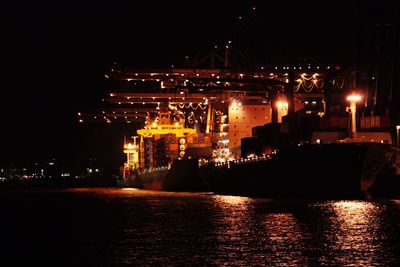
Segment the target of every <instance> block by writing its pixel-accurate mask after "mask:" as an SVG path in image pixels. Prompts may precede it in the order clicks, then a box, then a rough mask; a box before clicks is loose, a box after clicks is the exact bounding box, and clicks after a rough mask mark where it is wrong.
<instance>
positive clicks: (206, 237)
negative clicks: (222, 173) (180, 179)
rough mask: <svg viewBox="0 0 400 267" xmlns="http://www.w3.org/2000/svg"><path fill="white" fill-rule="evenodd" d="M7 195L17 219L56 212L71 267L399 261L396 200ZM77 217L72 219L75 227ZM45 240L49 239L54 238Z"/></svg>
mask: <svg viewBox="0 0 400 267" xmlns="http://www.w3.org/2000/svg"><path fill="white" fill-rule="evenodd" d="M0 196H1V195H0ZM1 197H2V198H5V197H6V198H9V199H7V200H12V201H14V203H20V204H18V205H17V204H16V205H17V206H16V207H13V209H12V210H14V209H15V208H16V209H19V210H20V211H21V213H19V214H20V215H19V217H16V218H15V220H18V221H24V220H25V221H26V220H27V219H28V218H25V217H24V216H28V215H25V214H26V213H27V212H28V208H29V210H32V208H34V209H36V210H35V214H50V213H51V218H52V220H53V221H54V218H56V219H57V221H56V222H53V223H56V224H57V229H61V230H63V231H59V232H58V233H59V236H58V237H57V240H56V241H54V240H53V239H51V240H52V242H53V243H51V247H53V246H54V247H57V246H59V247H60V246H61V247H62V246H67V245H68V247H69V246H71V247H75V248H76V252H75V254H73V255H71V254H68V255H64V254H62V255H61V256H63V258H64V259H65V258H68V256H71V257H73V258H74V261H73V263H74V264H79V263H82V262H93V261H94V262H95V263H96V264H95V265H118V266H119V265H127V266H154V265H168V266H171V265H172V266H175V265H183V266H187V265H190V266H191V265H201V266H204V265H207V266H219V265H226V266H232V265H233V266H255V265H261V266H271V265H278V266H321V265H328V266H332V265H341V266H343V265H352V266H393V265H399V264H400V255H399V253H398V252H399V251H400V202H399V201H389V200H381V201H360V200H351V201H350V200H349V201H347V200H346V201H306V200H268V199H253V198H245V197H233V196H216V195H212V194H201V193H200V194H188V193H166V192H154V191H142V190H126V189H125V190H123V189H79V190H78V189H73V190H64V191H59V192H53V193H52V194H49V193H48V192H42V193H40V192H37V193H35V194H30V195H29V196H27V195H23V197H21V199H19V200H18V201H20V202H18V201H16V200H15V199H12V198H13V197H14V198H17V197H16V196H15V195H9V196H4V195H3V196H1ZM10 198H11V199H10ZM44 199H45V200H44ZM26 201H29V202H27V203H29V205H28V204H26V203H25V202H26ZM2 203H5V202H2ZM48 203H51V204H52V205H53V206H52V205H50V204H48ZM54 205H57V207H58V208H57V209H54V208H53V207H54ZM24 209H27V210H26V211H24ZM9 212H10V213H11V209H10V211H9ZM24 212H25V213H24ZM6 213H7V210H6ZM28 214H30V215H32V212H31V213H29V212H28ZM6 215H7V214H6ZM70 218H75V219H74V220H73V222H74V223H72V225H71V219H70ZM35 219H36V220H37V227H39V229H38V230H39V231H40V230H45V227H48V226H46V222H47V221H49V218H45V217H44V218H41V217H40V216H37V217H36V218H35ZM11 223H13V222H12V221H11V222H10V224H11ZM47 225H49V224H48V223H47ZM52 225H53V224H52ZM41 227H42V228H43V229H41ZM65 229H69V232H68V234H64V233H65V232H66V231H65ZM42 232H43V231H42ZM0 233H1V232H0ZM22 236H24V235H21V238H22V239H23V237H22ZM40 237H41V240H44V241H42V242H46V240H47V239H46V238H50V237H46V236H44V237H43V236H40ZM12 238H13V239H15V236H14V237H12ZM31 238H32V239H34V238H36V236H33V237H32V236H30V239H29V240H31ZM19 241H21V242H24V241H26V240H19ZM54 242H55V243H54ZM43 244H44V245H43V246H46V245H47V244H45V243H43ZM65 244H67V245H65ZM46 248H47V247H46ZM88 248H89V249H88ZM40 251H41V250H40ZM47 251H48V250H47ZM83 251H84V252H83ZM99 251H102V253H99ZM38 253H40V252H38ZM57 253H62V252H59V251H58V250H57ZM46 255H47V254H46Z"/></svg>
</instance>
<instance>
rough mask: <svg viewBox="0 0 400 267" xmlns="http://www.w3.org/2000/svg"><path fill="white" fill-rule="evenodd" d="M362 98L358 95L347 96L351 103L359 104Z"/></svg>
mask: <svg viewBox="0 0 400 267" xmlns="http://www.w3.org/2000/svg"><path fill="white" fill-rule="evenodd" d="M361 98H362V97H361V96H360V95H357V94H351V95H349V96H347V100H348V101H350V102H358V101H360V100H361Z"/></svg>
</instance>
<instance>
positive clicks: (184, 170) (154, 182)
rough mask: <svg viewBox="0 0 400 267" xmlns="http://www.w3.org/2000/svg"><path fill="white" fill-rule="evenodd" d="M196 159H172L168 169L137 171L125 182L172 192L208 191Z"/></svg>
mask: <svg viewBox="0 0 400 267" xmlns="http://www.w3.org/2000/svg"><path fill="white" fill-rule="evenodd" d="M198 171H199V168H198V160H197V159H181V160H174V162H173V163H172V165H171V168H169V169H163V170H156V171H151V172H146V173H137V174H135V175H134V176H133V177H131V178H130V179H129V180H128V181H127V182H126V185H127V186H131V187H136V188H141V189H146V190H161V191H174V192H206V191H209V188H208V187H207V185H206V183H205V182H204V180H203V179H202V178H201V177H200V175H199V172H198Z"/></svg>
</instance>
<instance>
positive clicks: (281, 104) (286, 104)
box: [276, 101, 289, 109]
mask: <svg viewBox="0 0 400 267" xmlns="http://www.w3.org/2000/svg"><path fill="white" fill-rule="evenodd" d="M276 106H277V107H278V108H280V109H285V108H286V109H287V108H288V106H289V104H288V102H283V101H278V102H276Z"/></svg>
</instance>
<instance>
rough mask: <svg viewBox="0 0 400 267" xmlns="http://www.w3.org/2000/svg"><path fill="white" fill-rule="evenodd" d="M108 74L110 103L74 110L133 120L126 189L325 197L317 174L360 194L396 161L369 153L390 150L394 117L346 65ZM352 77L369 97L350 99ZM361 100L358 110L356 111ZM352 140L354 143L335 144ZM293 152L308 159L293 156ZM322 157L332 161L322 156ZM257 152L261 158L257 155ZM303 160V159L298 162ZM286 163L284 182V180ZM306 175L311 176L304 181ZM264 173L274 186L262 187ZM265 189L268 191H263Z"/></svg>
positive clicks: (89, 117)
mask: <svg viewBox="0 0 400 267" xmlns="http://www.w3.org/2000/svg"><path fill="white" fill-rule="evenodd" d="M228 48H229V46H228ZM228 54H229V53H228ZM105 78H106V79H107V82H109V83H110V85H109V87H110V88H120V89H114V90H113V91H111V92H110V93H109V94H108V96H107V97H105V98H104V99H103V100H104V104H107V106H105V107H104V108H103V109H102V111H101V112H100V113H95V114H89V113H88V114H84V113H82V114H81V113H78V117H79V121H80V122H91V121H94V122H106V123H111V124H113V123H121V122H122V123H127V124H131V125H133V126H134V129H135V130H136V134H135V135H136V136H137V137H134V139H133V140H132V139H131V138H128V139H127V140H126V142H125V143H124V152H125V153H126V155H127V160H126V162H125V163H124V166H123V167H121V174H122V175H121V176H122V178H123V179H122V183H123V184H124V186H135V187H139V188H145V189H152V190H170V191H204V190H205V191H213V192H218V193H228V194H246V195H250V194H252V193H253V194H254V195H262V192H264V193H266V194H270V193H271V192H281V193H282V194H285V193H291V194H295V193H296V192H294V190H295V187H293V189H290V188H291V187H290V186H288V187H287V188H285V187H283V188H280V187H279V185H280V184H282V185H284V184H285V183H287V184H293V185H296V187H297V186H298V187H297V188H302V190H300V191H302V192H307V190H306V189H307V188H308V189H309V190H308V191H312V192H321V194H323V192H326V194H328V193H329V192H328V191H327V190H328V188H326V187H324V184H323V183H322V182H321V181H325V182H327V181H332V184H333V183H335V181H337V184H338V185H337V187H335V186H333V185H332V186H330V188H332V190H331V191H332V194H333V192H338V191H339V189H340V188H341V189H342V191H344V192H346V191H347V189H345V188H349V189H348V191H349V192H355V191H357V192H360V191H361V192H362V191H365V190H366V189H367V188H368V187H369V183H368V182H367V183H365V181H366V180H369V181H374V178H376V177H378V176H379V175H381V173H382V172H385V169H387V168H388V166H389V165H390V164H389V163H388V161H387V160H386V159H384V158H383V157H379V158H378V159H375V161H374V160H370V159H371V157H370V155H374V154H376V155H380V154H379V153H376V152H371V151H374V150H378V151H385V149H386V150H387V153H392V152H389V151H390V149H389V148H391V147H392V143H394V141H393V129H395V128H394V125H395V121H394V120H393V116H392V118H390V117H389V116H388V115H387V114H386V112H385V109H384V106H382V107H381V106H379V108H380V110H378V108H377V106H376V105H375V102H376V103H379V101H374V103H371V101H372V100H371V99H370V97H368V96H371V95H372V94H371V92H368V90H369V89H368V88H371V87H368V86H367V85H366V84H363V83H365V81H367V80H366V79H358V81H356V79H355V78H356V77H355V76H354V71H352V70H350V69H348V70H346V69H341V67H340V66H335V67H334V68H333V67H332V66H311V65H310V64H306V65H301V64H299V65H296V66H294V65H293V66H291V67H288V66H275V67H268V68H267V67H266V68H263V69H259V70H240V69H230V68H229V67H228V66H225V67H224V68H211V69H196V68H186V69H174V68H172V69H147V70H145V69H139V70H123V69H118V68H117V67H113V69H111V71H110V72H108V73H107V74H106V75H105ZM368 81H369V80H368ZM356 82H357V83H358V84H359V85H360V88H367V89H366V90H364V91H361V92H360V93H361V94H362V95H363V96H364V98H363V100H365V101H363V100H362V101H360V99H359V98H357V97H355V96H353V98H351V99H346V97H345V96H346V95H347V94H348V93H349V92H350V91H353V90H354V88H355V87H354V86H353V85H354V84H356ZM378 100H379V98H378ZM382 101H383V100H382ZM361 102H363V103H361ZM349 104H350V105H349ZM361 104H362V105H361ZM348 105H349V106H348ZM357 105H358V106H359V107H360V108H361V112H359V114H358V115H359V116H358V117H357V116H356V107H357ZM371 106H372V107H373V108H374V110H373V111H374V112H373V113H372V112H371V110H370V109H371ZM110 107H111V108H110ZM368 113H369V114H370V116H368ZM361 114H362V116H360V115H361ZM378 114H385V115H378ZM356 118H357V119H358V123H356V122H355V121H356ZM350 126H351V127H350ZM350 128H351V129H350ZM356 128H358V136H356V135H355V131H353V129H356ZM346 138H350V139H351V140H353V141H355V140H356V141H357V142H353V143H352V144H340V143H338V140H343V139H346ZM350 139H349V140H350ZM356 143H358V144H357V145H356ZM376 143H381V144H382V145H380V144H376ZM375 144H376V145H375ZM384 148H385V149H384ZM352 150H354V151H352ZM325 151H326V152H325ZM385 153H386V152H385ZM331 154H332V155H331ZM285 155H286V156H285ZM290 155H292V157H295V155H296V156H297V157H299V158H309V160H302V161H296V160H294V159H291V158H290V157H291V156H290ZM350 155H352V157H350ZM320 157H325V158H327V159H329V160H327V161H326V162H320V161H318V160H319V158H320ZM336 157H337V158H338V159H336ZM255 158H257V159H258V160H259V161H260V162H257V163H256V162H253V161H254V159H255ZM339 158H343V160H342V159H339ZM388 158H391V157H389V156H388ZM389 161H390V160H389ZM249 162H252V163H251V164H250V163H249ZM299 162H300V163H301V164H303V165H304V166H298V164H300V163H299ZM366 162H369V163H366ZM384 162H385V163H384ZM375 163H377V164H375ZM364 165H365V166H371V168H370V169H371V170H372V169H375V168H376V169H375V170H376V171H375V172H373V171H371V170H370V172H371V175H366V172H368V169H369V167H368V168H366V167H364ZM375 165H377V166H380V167H379V168H378V167H376V166H375ZM226 166H229V167H226ZM277 166H280V167H281V168H278V167H277ZM319 166H324V168H323V169H322V168H319ZM344 166H346V168H344ZM350 167H352V168H350ZM280 169H282V175H283V176H284V177H285V179H283V178H282V179H281V178H280V177H281V176H282V175H280V174H279V173H280V171H279V170H280ZM347 169H349V171H347ZM256 170H257V171H256ZM292 170H293V173H291V172H290V171H292ZM294 170H297V171H294ZM314 170H316V171H314ZM259 173H262V174H259ZM333 173H335V175H333ZM239 174H240V177H239V176H238V175H239ZM317 174H318V175H319V174H320V177H321V179H317ZM375 174H376V175H375ZM245 175H246V177H245ZM262 175H264V176H262ZM283 176H282V177H283ZM307 176H310V177H311V178H309V179H306V178H303V177H307ZM325 176H326V177H328V178H324V177H325ZM346 176H347V178H345V177H346ZM223 177H227V178H225V179H224V178H223ZM263 177H264V178H263ZM294 177H297V179H295V178H294ZM299 177H301V178H299ZM350 177H351V178H350ZM292 179H295V180H292ZM304 179H305V180H304ZM346 179H347V180H346ZM264 180H265V181H267V180H268V181H271V185H270V186H268V183H266V184H263V182H262V181H264ZM278 181H284V182H278ZM300 181H302V182H301V183H300ZM345 181H348V184H347V186H348V187H346V182H345ZM355 181H357V182H355ZM361 181H363V182H361ZM252 184H253V186H252ZM274 184H275V185H274ZM328 184H330V183H328ZM301 185H303V187H300V186H301ZM339 185H340V186H339ZM245 188H247V189H245ZM260 188H264V189H263V190H264V191H262V192H259V191H258V189H260ZM271 188H275V189H274V190H272V189H271ZM311 188H313V189H314V190H311ZM333 188H337V190H336V191H335V190H333ZM271 194H272V193H271ZM275 194H276V195H278V193H275Z"/></svg>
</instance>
